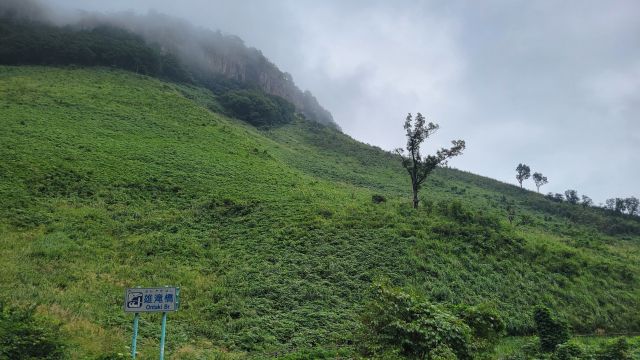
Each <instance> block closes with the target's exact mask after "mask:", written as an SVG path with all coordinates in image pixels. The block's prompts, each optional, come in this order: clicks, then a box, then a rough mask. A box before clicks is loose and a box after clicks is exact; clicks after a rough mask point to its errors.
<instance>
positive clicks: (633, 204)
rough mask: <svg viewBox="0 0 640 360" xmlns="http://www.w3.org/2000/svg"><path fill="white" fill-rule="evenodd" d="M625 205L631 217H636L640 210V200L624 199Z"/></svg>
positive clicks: (635, 198)
mask: <svg viewBox="0 0 640 360" xmlns="http://www.w3.org/2000/svg"><path fill="white" fill-rule="evenodd" d="M624 205H625V208H626V209H627V213H628V214H629V215H635V214H637V213H638V208H640V200H638V198H637V197H635V196H632V197H629V198H626V199H624Z"/></svg>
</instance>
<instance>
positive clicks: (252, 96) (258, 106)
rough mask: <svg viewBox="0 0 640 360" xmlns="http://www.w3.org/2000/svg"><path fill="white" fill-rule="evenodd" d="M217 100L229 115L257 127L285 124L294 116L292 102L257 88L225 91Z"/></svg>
mask: <svg viewBox="0 0 640 360" xmlns="http://www.w3.org/2000/svg"><path fill="white" fill-rule="evenodd" d="M219 101H220V103H221V104H222V106H224V107H225V109H226V110H227V113H228V114H229V115H230V116H233V117H236V118H238V119H241V120H244V121H246V122H248V123H250V124H252V125H254V126H257V127H263V126H273V125H281V124H286V123H290V122H291V121H293V119H294V118H295V107H294V106H293V104H291V103H290V102H288V101H287V100H285V99H283V98H281V97H279V96H274V95H269V94H265V93H264V92H262V91H259V90H247V89H244V90H231V91H227V92H226V93H224V94H223V95H222V96H220V97H219Z"/></svg>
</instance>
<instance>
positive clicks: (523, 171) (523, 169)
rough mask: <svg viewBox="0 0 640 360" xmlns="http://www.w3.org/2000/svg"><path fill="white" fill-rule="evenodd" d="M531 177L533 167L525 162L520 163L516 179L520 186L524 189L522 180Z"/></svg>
mask: <svg viewBox="0 0 640 360" xmlns="http://www.w3.org/2000/svg"><path fill="white" fill-rule="evenodd" d="M529 177H531V168H529V166H528V165H525V164H518V167H516V180H518V182H519V183H520V188H521V189H522V182H523V181H525V180H527V179H528V178H529Z"/></svg>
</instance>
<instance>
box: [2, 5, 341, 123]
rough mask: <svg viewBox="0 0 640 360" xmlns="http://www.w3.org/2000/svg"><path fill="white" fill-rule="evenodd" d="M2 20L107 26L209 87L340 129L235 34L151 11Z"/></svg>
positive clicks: (14, 13)
mask: <svg viewBox="0 0 640 360" xmlns="http://www.w3.org/2000/svg"><path fill="white" fill-rule="evenodd" d="M0 15H2V16H3V17H9V18H13V19H16V20H19V21H28V22H43V23H48V24H55V25H59V26H67V27H70V28H73V29H79V30H91V29H94V28H97V27H101V26H113V27H117V28H121V29H125V30H127V31H130V32H132V33H134V34H137V35H139V36H141V37H142V38H143V39H144V40H145V41H146V42H147V43H148V44H152V45H156V46H159V47H160V50H161V51H162V52H163V53H170V54H174V55H175V56H176V57H177V58H178V59H179V60H180V62H181V63H182V64H184V65H185V66H186V68H187V69H188V70H189V71H190V72H191V73H193V75H194V76H195V77H196V78H197V79H198V80H200V82H201V83H204V85H208V87H210V88H213V89H214V90H215V89H216V87H217V85H216V83H217V82H219V80H220V78H221V77H222V78H224V79H228V80H231V81H234V82H238V83H241V84H244V85H246V86H249V87H256V88H259V89H260V90H262V91H264V92H266V93H267V94H271V95H276V96H280V97H282V98H284V99H286V100H288V101H290V102H291V103H292V104H293V105H294V106H295V107H296V109H297V110H298V111H300V112H301V113H302V114H304V115H305V117H307V118H308V119H310V120H314V121H317V122H319V123H322V124H326V125H331V126H334V127H337V124H336V123H335V121H334V120H333V117H332V115H331V113H330V112H329V111H327V110H326V109H324V108H323V107H322V106H321V105H320V104H319V103H318V101H317V99H316V98H315V97H314V96H313V95H312V94H311V92H309V91H302V90H300V89H299V88H298V87H297V86H296V85H295V83H294V81H293V78H292V76H291V74H289V73H286V72H283V71H281V70H280V69H278V67H277V66H276V65H275V64H273V63H272V62H271V61H270V60H269V59H267V58H266V57H265V56H264V55H263V54H262V52H261V51H260V50H258V49H255V48H252V47H248V46H246V45H245V43H244V41H243V40H242V39H241V38H239V37H238V36H235V35H230V34H225V33H223V32H221V31H220V30H218V31H212V30H209V29H205V28H202V27H196V26H194V25H192V24H190V23H189V22H187V21H186V20H182V19H179V18H176V17H172V16H169V15H166V14H161V13H159V12H157V11H149V12H148V13H147V14H145V15H140V14H136V13H134V12H133V11H123V12H114V13H100V12H86V11H78V12H64V11H60V10H55V9H53V7H50V6H47V5H43V4H40V3H39V2H37V1H32V0H28V1H24V2H22V1H13V0H11V1H8V2H6V3H3V4H0Z"/></svg>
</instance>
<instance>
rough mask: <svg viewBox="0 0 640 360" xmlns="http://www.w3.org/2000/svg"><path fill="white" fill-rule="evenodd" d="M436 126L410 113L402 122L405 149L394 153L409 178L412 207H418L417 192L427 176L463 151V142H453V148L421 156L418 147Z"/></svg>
mask: <svg viewBox="0 0 640 360" xmlns="http://www.w3.org/2000/svg"><path fill="white" fill-rule="evenodd" d="M438 128H439V126H438V124H434V123H432V122H430V123H428V124H427V123H426V120H425V118H424V116H422V114H421V113H418V114H417V115H416V117H415V120H414V119H413V116H412V115H411V113H409V115H407V118H406V120H405V122H404V129H405V130H406V131H407V148H406V152H405V149H402V148H398V149H396V150H395V152H396V153H397V154H398V155H400V157H401V158H402V166H404V168H405V169H406V170H407V172H408V173H409V176H410V177H411V188H412V190H413V207H414V208H417V207H418V191H420V187H421V186H422V183H423V182H424V181H425V180H426V178H427V176H428V175H429V174H430V173H431V172H432V171H433V170H434V169H435V168H436V167H438V165H444V164H446V163H447V160H448V159H449V158H452V157H454V156H458V155H460V154H462V151H463V150H464V149H465V143H464V140H453V141H451V143H452V144H453V146H452V147H451V148H449V149H446V148H442V149H440V150H438V151H437V152H436V154H435V155H427V156H422V155H421V154H420V145H421V144H422V143H423V142H424V141H425V140H426V139H428V138H429V136H431V135H433V133H435V132H436V131H437V130H438Z"/></svg>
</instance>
